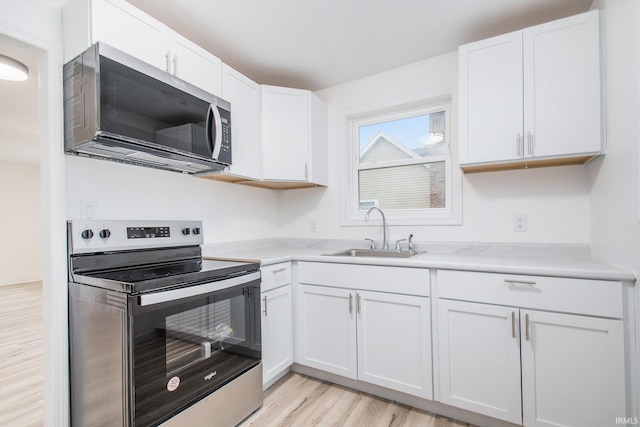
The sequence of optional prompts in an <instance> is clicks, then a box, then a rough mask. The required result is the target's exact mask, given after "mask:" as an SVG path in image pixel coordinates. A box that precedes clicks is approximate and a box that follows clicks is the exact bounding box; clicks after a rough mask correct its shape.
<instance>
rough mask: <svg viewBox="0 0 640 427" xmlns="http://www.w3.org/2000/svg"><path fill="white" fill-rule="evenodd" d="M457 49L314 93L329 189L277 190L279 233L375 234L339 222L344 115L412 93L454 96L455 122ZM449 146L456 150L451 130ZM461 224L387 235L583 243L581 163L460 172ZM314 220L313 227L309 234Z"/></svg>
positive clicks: (584, 179)
mask: <svg viewBox="0 0 640 427" xmlns="http://www.w3.org/2000/svg"><path fill="white" fill-rule="evenodd" d="M457 72H458V70H457V53H456V52H453V53H450V54H447V55H443V56H440V57H436V58H432V59H429V60H426V61H421V62H418V63H415V64H412V65H409V66H405V67H401V68H398V69H395V70H391V71H388V72H384V73H380V74H376V75H373V76H370V77H366V78H363V79H359V80H356V81H353V82H349V83H346V84H343V85H339V86H335V87H332V88H328V89H324V90H322V91H320V92H318V95H319V96H320V97H321V98H323V99H324V100H325V101H326V102H327V103H328V105H329V165H330V167H329V170H330V177H329V187H328V188H326V189H307V190H295V191H289V192H283V193H282V194H281V195H280V206H279V208H280V216H279V220H280V228H281V233H282V234H284V235H287V236H296V237H310V238H313V237H331V238H354V239H359V238H364V237H371V238H375V239H378V240H379V239H381V237H382V236H381V234H382V233H381V231H380V226H379V225H376V226H365V224H364V223H363V224H362V226H351V227H348V226H341V224H340V213H341V204H340V203H341V198H342V191H343V190H345V188H344V175H343V172H342V171H343V170H344V169H345V168H347V167H348V163H349V162H348V159H346V156H347V153H348V150H347V149H345V147H346V146H347V144H348V130H347V128H346V123H345V115H348V114H353V113H354V111H357V110H358V109H362V110H364V111H367V110H371V109H375V108H378V106H380V105H382V104H384V103H386V102H388V100H397V101H398V102H402V101H403V100H406V99H408V98H413V97H415V94H416V93H419V94H422V95H425V96H430V97H439V96H442V95H443V94H448V95H449V96H453V99H454V105H453V108H452V129H453V130H454V132H455V126H456V122H455V120H456V116H457V114H456V105H455V99H456V87H457ZM453 136H454V145H453V146H454V150H455V147H456V145H455V144H456V143H455V133H454V135H453ZM462 180H463V182H462V183H463V202H462V203H463V224H462V225H448V226H402V227H401V226H392V227H390V230H389V233H390V239H392V240H395V239H400V238H404V237H406V236H407V235H408V234H409V233H413V234H414V236H415V240H416V241H457V242H510V243H562V244H588V243H589V242H590V228H589V227H590V215H589V183H588V176H587V167H586V166H583V165H580V166H565V167H553V168H543V169H529V170H518V171H508V172H490V173H477V174H469V175H465V176H463V179H462ZM520 213H524V214H526V215H527V220H528V232H526V233H516V232H514V231H513V226H512V219H513V215H514V214H520ZM311 221H316V223H317V228H318V232H316V233H312V232H311V231H310V223H311Z"/></svg>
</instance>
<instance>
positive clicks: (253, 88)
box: [222, 64, 262, 179]
mask: <svg viewBox="0 0 640 427" xmlns="http://www.w3.org/2000/svg"><path fill="white" fill-rule="evenodd" d="M222 97H223V98H224V99H225V100H227V101H229V102H230V103H231V128H232V131H231V132H232V133H231V141H232V144H233V147H232V150H233V151H232V159H233V160H232V162H233V164H232V165H231V166H230V168H229V172H230V173H231V174H233V175H236V176H241V177H246V178H250V179H261V178H262V139H261V136H260V131H261V128H260V120H261V111H260V109H261V90H260V85H258V84H257V83H256V82H254V81H253V80H251V79H249V78H247V77H246V76H244V75H242V74H241V73H239V72H237V71H236V70H234V69H233V68H231V67H229V66H228V65H227V64H222Z"/></svg>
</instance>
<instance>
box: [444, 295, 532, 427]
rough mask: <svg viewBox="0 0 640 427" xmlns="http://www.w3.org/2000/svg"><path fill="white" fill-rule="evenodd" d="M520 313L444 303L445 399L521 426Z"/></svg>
mask: <svg viewBox="0 0 640 427" xmlns="http://www.w3.org/2000/svg"><path fill="white" fill-rule="evenodd" d="M516 312H517V310H515V309H513V308H510V307H502V306H495V305H488V304H477V303H470V302H461V301H448V300H444V299H440V300H438V325H439V342H438V344H439V345H438V348H439V359H440V401H441V402H442V403H446V404H448V405H452V406H456V407H458V408H462V409H467V410H469V411H473V412H478V413H480V414H484V415H488V416H490V417H494V418H499V419H502V420H506V421H510V422H512V423H516V424H520V423H521V422H522V410H521V401H520V342H519V335H520V334H519V326H516V324H517V323H516V320H514V319H512V316H514V317H515V316H516V314H517V313H516Z"/></svg>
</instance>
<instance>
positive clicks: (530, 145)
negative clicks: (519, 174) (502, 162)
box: [527, 131, 533, 155]
mask: <svg viewBox="0 0 640 427" xmlns="http://www.w3.org/2000/svg"><path fill="white" fill-rule="evenodd" d="M527 152H528V153H529V154H530V155H531V154H533V133H532V132H531V131H529V132H527Z"/></svg>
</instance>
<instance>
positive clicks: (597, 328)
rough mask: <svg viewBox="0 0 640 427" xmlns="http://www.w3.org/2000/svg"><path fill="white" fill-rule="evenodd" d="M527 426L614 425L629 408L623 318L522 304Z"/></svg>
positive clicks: (523, 395)
mask: <svg viewBox="0 0 640 427" xmlns="http://www.w3.org/2000/svg"><path fill="white" fill-rule="evenodd" d="M521 316H522V317H521V327H522V397H523V406H524V424H525V425H526V426H567V425H571V426H584V427H589V426H593V427H598V426H605V425H612V424H613V422H614V420H615V419H616V417H623V416H625V414H626V411H625V378H624V338H623V324H622V321H621V320H610V319H602V318H595V317H585V316H576V315H569V314H558V313H548V312H539V311H532V310H531V311H527V310H522V314H521Z"/></svg>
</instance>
